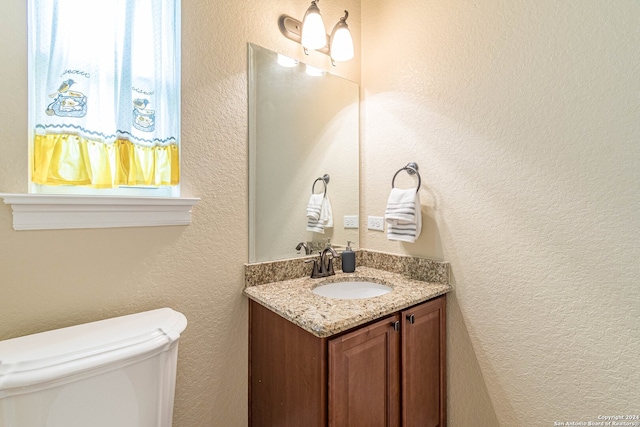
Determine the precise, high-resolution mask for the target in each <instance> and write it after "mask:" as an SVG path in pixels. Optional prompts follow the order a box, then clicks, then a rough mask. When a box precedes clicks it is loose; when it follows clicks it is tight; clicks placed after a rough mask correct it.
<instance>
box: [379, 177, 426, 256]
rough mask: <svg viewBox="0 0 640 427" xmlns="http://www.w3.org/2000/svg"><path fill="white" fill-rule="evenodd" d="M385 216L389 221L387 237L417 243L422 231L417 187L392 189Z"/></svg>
mask: <svg viewBox="0 0 640 427" xmlns="http://www.w3.org/2000/svg"><path fill="white" fill-rule="evenodd" d="M384 218H385V221H386V222H387V239H389V240H399V241H403V242H408V243H415V241H416V239H417V238H418V236H420V232H421V231H422V215H421V213H420V195H419V194H418V193H417V192H416V190H415V188H411V189H407V190H402V189H399V188H393V189H391V193H390V194H389V200H388V201H387V209H386V211H385V214H384Z"/></svg>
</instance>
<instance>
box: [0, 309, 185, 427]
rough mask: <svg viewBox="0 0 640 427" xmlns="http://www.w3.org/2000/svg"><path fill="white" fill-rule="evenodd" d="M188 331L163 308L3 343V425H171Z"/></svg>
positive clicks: (0, 346)
mask: <svg viewBox="0 0 640 427" xmlns="http://www.w3.org/2000/svg"><path fill="white" fill-rule="evenodd" d="M186 326H187V319H186V318H185V316H184V315H183V314H182V313H179V312H177V311H174V310H172V309H170V308H161V309H157V310H151V311H146V312H142V313H136V314H131V315H128V316H122V317H115V318H112V319H106V320H100V321H97V322H92V323H86V324H82V325H77V326H71V327H68V328H63V329H56V330H53V331H48V332H42V333H39V334H34V335H27V336H24V337H19V338H13V339H9V340H5V341H0V427H170V426H171V423H172V416H173V398H174V388H175V381H176V362H177V359H178V339H179V338H180V334H181V333H182V331H184V329H185V328H186Z"/></svg>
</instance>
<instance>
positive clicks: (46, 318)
mask: <svg viewBox="0 0 640 427" xmlns="http://www.w3.org/2000/svg"><path fill="white" fill-rule="evenodd" d="M182 4H183V7H182V13H183V17H182V18H183V37H182V46H183V52H182V53H183V64H182V69H183V74H182V90H183V92H182V137H183V140H182V142H183V148H182V154H183V163H182V165H183V179H182V191H183V194H184V195H186V196H198V197H201V198H202V201H201V202H200V204H198V206H197V207H196V208H195V209H194V213H193V224H192V225H190V226H188V227H159V228H132V229H110V230H72V231H34V232H25V231H22V232H16V231H13V229H12V228H11V209H10V207H9V206H6V205H4V204H0V339H5V338H10V337H15V336H20V335H24V334H29V333H35V332H39V331H44V330H48V329H52V328H56V327H62V326H68V325H73V324H77V323H82V322H86V321H92V320H97V319H102V318H106V317H112V316H115V315H121V314H126V313H132V312H137V311H142V310H146V309H152V308H157V307H162V306H170V307H173V308H175V309H176V310H179V311H181V312H183V313H184V314H185V315H186V316H187V318H188V320H189V326H188V327H187V330H186V331H185V333H184V334H183V338H182V340H181V343H180V355H179V361H178V383H177V390H176V405H175V423H174V425H175V426H176V427H196V426H203V427H211V426H243V425H246V419H247V416H246V414H247V311H246V299H245V298H244V297H243V296H242V294H241V291H242V286H243V263H244V262H246V260H247V221H248V219H247V180H248V178H247V173H246V171H247V81H246V75H247V74H246V68H247V65H246V58H247V47H246V44H247V42H254V43H257V44H260V45H262V46H265V47H268V48H270V49H272V50H277V51H281V52H283V53H287V54H289V55H290V56H298V57H300V59H302V56H303V55H302V54H301V52H300V49H299V48H300V46H299V45H295V44H294V43H292V42H290V41H288V40H286V39H284V38H283V37H282V36H281V35H280V33H279V31H278V28H277V18H278V16H279V14H281V13H287V14H290V15H293V16H299V17H302V15H303V14H304V11H305V10H306V7H307V4H304V3H300V2H298V1H295V2H294V1H277V2H255V1H236V0H234V1H232V0H225V1H216V2H211V1H202V0H193V1H192V0H189V1H183V2H182ZM343 7H344V8H348V9H349V10H350V12H351V17H352V18H353V23H352V25H351V28H352V31H353V32H354V35H355V36H356V43H358V42H359V39H358V34H359V30H358V27H359V26H358V22H359V8H360V5H359V2H356V1H355V0H344V1H342V2H341V4H340V5H331V4H329V3H328V4H327V5H324V6H323V7H322V11H323V15H324V17H325V20H326V25H327V26H329V25H333V23H335V22H337V21H338V18H339V17H340V16H341V13H342V10H341V8H343ZM0 28H2V33H1V34H2V37H0V52H1V53H0V55H2V61H1V65H0V92H1V93H2V94H3V102H1V103H0V123H1V126H0V146H1V147H2V155H1V156H0V192H25V191H26V189H27V183H26V179H27V141H26V135H27V86H26V80H27V62H26V61H27V60H26V33H27V32H26V6H25V1H24V0H5V1H3V13H2V14H1V15H0ZM356 48H359V46H357V47H356ZM326 58H327V57H326V56H324V55H321V54H317V53H313V54H312V55H311V56H310V57H308V58H307V59H306V61H307V62H310V63H314V65H316V66H323V67H326V66H327V59H326ZM334 70H335V71H336V73H339V74H342V75H344V76H345V77H347V78H349V79H351V80H356V81H358V79H359V72H360V71H359V61H358V60H356V61H352V62H350V63H349V64H339V66H338V67H337V68H335V69H334Z"/></svg>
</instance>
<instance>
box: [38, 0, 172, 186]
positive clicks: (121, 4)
mask: <svg viewBox="0 0 640 427" xmlns="http://www.w3.org/2000/svg"><path fill="white" fill-rule="evenodd" d="M179 2H180V0H30V10H29V17H30V48H31V50H32V54H31V60H32V64H30V80H31V85H30V87H31V91H32V92H31V106H30V114H31V117H30V120H31V124H32V132H33V135H34V150H35V151H38V150H40V152H36V153H35V154H34V158H35V160H34V169H38V168H40V169H39V170H34V176H35V177H40V179H41V181H43V180H44V181H46V179H45V178H42V177H43V176H51V177H53V178H51V182H40V183H45V184H47V183H48V184H51V185H59V184H65V183H66V184H69V185H89V186H96V187H104V186H108V185H106V184H105V182H106V181H108V180H111V181H112V186H117V185H121V184H125V185H138V184H152V185H153V184H160V183H161V184H166V182H164V181H166V179H164V178H159V177H160V175H161V174H162V173H164V174H165V175H164V176H165V177H166V176H167V173H168V174H169V176H174V178H175V177H176V176H177V171H175V170H174V171H166V170H165V171H164V172H163V171H161V170H160V169H162V168H166V167H169V168H170V167H171V164H173V165H174V167H175V164H176V159H173V161H172V160H167V159H166V158H164V159H163V157H166V156H167V153H169V151H167V149H168V147H171V148H172V149H173V151H174V152H175V153H177V152H178V151H177V150H176V147H177V144H178V142H179V141H178V140H179V132H180V76H179V71H180V57H179V55H180V38H179V25H180V22H179V19H180V14H179ZM61 135H62V136H63V138H58V139H57V140H56V138H57V137H60V136H61ZM45 136H48V139H46V138H45ZM69 138H71V139H73V138H76V139H74V144H75V145H73V146H70V145H67V146H65V147H62V148H61V147H58V148H55V147H54V146H53V145H52V144H54V142H52V141H56V142H55V144H58V143H62V141H63V140H64V141H67V140H68V139H69ZM45 140H46V141H48V142H47V143H46V144H44V143H43V141H45ZM123 142H124V143H125V145H127V147H126V150H122V151H121V152H118V150H117V148H118V147H119V146H121V145H122V144H123ZM43 144H44V146H45V147H46V148H43ZM47 144H48V145H47ZM82 144H85V146H82ZM96 144H102V145H103V146H98V148H96ZM114 148H115V149H114ZM156 148H159V150H156ZM56 149H57V150H58V152H57V153H58V154H55V153H54V151H55V150H56ZM144 150H147V151H146V152H147V153H148V154H147V155H144V153H143V152H144ZM47 151H49V152H48V153H47ZM131 152H135V153H137V154H136V156H138V157H136V158H135V159H134V158H133V157H132V158H130V159H127V158H123V156H125V157H126V156H128V155H130V154H128V153H131ZM61 153H62V154H61ZM43 156H44V157H43ZM105 156H106V157H105ZM176 156H177V154H176ZM176 158H177V157H176ZM123 159H124V160H123ZM70 162H80V163H81V164H80V165H77V167H78V168H79V169H78V170H76V171H75V174H74V171H73V168H74V167H75V166H74V165H70V164H69V163H70ZM83 162H84V163H88V164H82V163H83ZM127 162H128V163H130V165H133V164H135V163H139V164H140V165H138V166H139V167H140V168H142V169H143V170H142V171H129V170H128V171H125V172H126V173H123V172H122V171H120V172H119V171H118V169H119V168H122V163H127ZM150 162H151V163H154V162H157V163H154V164H149V163H150ZM163 162H164V163H165V165H162V163H163ZM167 162H168V163H169V165H168V166H167V164H166V163H167ZM91 163H95V166H92V165H91ZM45 167H46V168H47V170H44V169H43V168H45ZM92 167H93V168H94V170H91V169H92ZM65 168H66V169H65ZM105 168H107V169H109V170H107V172H105V170H104V169H105ZM80 169H82V171H80ZM85 169H87V170H89V172H86V170H85ZM103 173H106V174H107V175H109V176H107V177H106V178H105V176H99V175H100V174H103ZM86 174H88V178H86V180H88V181H90V182H89V183H87V182H84V184H83V183H80V182H74V178H73V176H74V175H75V176H79V175H83V176H84V175H86ZM127 174H128V175H129V176H134V175H136V174H138V175H140V174H142V175H145V174H152V175H154V176H153V177H145V178H143V179H142V181H140V182H136V181H135V180H133V181H134V182H129V181H128V180H127V179H125V181H126V182H121V181H118V179H117V176H122V175H127ZM94 175H95V176H94ZM67 178H69V182H65V180H66V179H67ZM47 179H48V178H47ZM86 180H85V181H86ZM105 180H106V181H105ZM149 180H151V181H149ZM34 181H35V180H34ZM145 181H146V182H145ZM159 181H161V182H159ZM174 184H175V182H174Z"/></svg>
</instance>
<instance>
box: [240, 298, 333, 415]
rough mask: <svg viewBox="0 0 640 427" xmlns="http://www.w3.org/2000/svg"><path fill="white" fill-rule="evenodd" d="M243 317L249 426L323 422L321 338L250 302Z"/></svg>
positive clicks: (324, 381) (323, 347)
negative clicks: (246, 320) (247, 329)
mask: <svg viewBox="0 0 640 427" xmlns="http://www.w3.org/2000/svg"><path fill="white" fill-rule="evenodd" d="M249 322H250V323H249V324H250V333H249V425H250V426H251V427H274V426H278V427H301V426H304V427H326V425H327V418H326V414H327V397H326V396H327V394H326V390H327V389H326V384H327V377H326V363H327V350H326V349H327V343H326V340H325V339H320V338H317V337H315V336H313V335H311V334H310V333H308V332H307V331H305V330H303V329H302V328H300V327H298V326H296V325H294V324H293V323H291V322H290V321H288V320H286V319H284V318H282V317H280V316H279V315H277V314H276V313H274V312H272V311H271V310H269V309H267V308H265V307H263V306H261V305H260V304H258V303H256V302H254V301H251V302H250V304H249Z"/></svg>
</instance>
